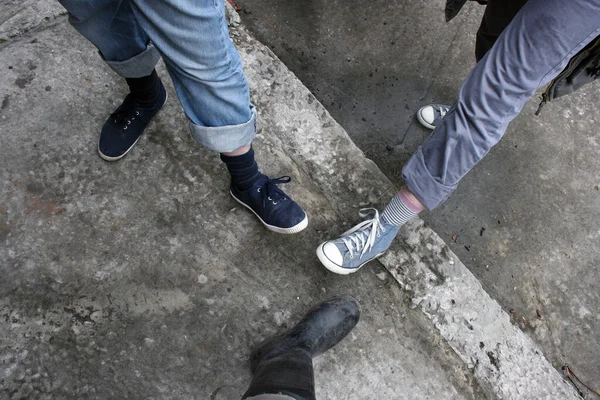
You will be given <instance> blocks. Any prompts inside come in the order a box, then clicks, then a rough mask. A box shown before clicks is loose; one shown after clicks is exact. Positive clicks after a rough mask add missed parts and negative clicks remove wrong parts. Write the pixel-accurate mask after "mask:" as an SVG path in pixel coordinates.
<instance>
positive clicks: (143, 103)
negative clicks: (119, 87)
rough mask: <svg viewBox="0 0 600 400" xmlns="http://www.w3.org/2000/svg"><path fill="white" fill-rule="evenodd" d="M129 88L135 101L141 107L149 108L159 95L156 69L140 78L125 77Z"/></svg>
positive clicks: (158, 80)
mask: <svg viewBox="0 0 600 400" xmlns="http://www.w3.org/2000/svg"><path fill="white" fill-rule="evenodd" d="M125 80H126V81H127V85H129V90H130V91H131V93H132V94H133V95H134V97H135V102H136V104H137V105H139V106H140V107H142V108H151V107H154V106H155V105H156V102H157V101H158V98H159V97H160V94H161V93H160V92H161V90H160V85H161V83H160V78H159V77H158V75H157V74H156V70H152V73H151V74H150V75H148V76H143V77H141V78H125Z"/></svg>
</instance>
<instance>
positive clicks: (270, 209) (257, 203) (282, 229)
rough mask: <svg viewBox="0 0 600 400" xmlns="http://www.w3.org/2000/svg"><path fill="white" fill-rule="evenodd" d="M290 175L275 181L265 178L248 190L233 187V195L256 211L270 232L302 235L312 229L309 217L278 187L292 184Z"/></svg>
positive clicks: (263, 176)
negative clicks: (301, 232)
mask: <svg viewBox="0 0 600 400" xmlns="http://www.w3.org/2000/svg"><path fill="white" fill-rule="evenodd" d="M291 180H292V178H290V177H289V176H282V177H280V178H276V179H271V178H269V177H268V176H266V175H262V176H261V177H260V178H259V179H258V181H257V182H256V183H255V184H254V186H252V187H251V188H250V189H248V190H244V191H241V190H238V189H236V187H235V186H234V185H231V190H230V193H231V196H232V197H233V198H234V199H235V200H236V201H237V202H238V203H240V204H241V205H243V206H244V207H246V208H247V209H249V210H250V211H252V212H253V213H254V214H255V215H256V216H257V217H258V219H259V220H260V222H262V223H263V225H264V226H266V227H267V229H269V230H272V231H273V232H277V233H298V232H300V231H301V230H303V229H304V228H306V227H307V226H308V216H307V215H306V213H305V212H304V210H303V209H302V207H300V206H299V205H298V203H296V202H295V201H294V200H292V199H291V198H290V197H289V196H288V195H287V194H285V192H284V191H283V190H281V189H279V188H278V187H277V184H282V183H289V182H290V181H291Z"/></svg>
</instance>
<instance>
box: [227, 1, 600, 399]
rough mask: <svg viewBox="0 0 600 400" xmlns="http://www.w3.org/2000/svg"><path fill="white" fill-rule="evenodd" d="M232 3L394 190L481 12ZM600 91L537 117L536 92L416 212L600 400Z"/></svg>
mask: <svg viewBox="0 0 600 400" xmlns="http://www.w3.org/2000/svg"><path fill="white" fill-rule="evenodd" d="M237 3H238V4H239V5H240V6H241V7H242V10H241V12H240V14H241V16H242V20H243V21H244V23H245V24H247V25H248V27H249V29H250V30H251V31H252V33H253V34H254V35H256V37H257V38H258V39H259V40H261V41H262V42H263V43H265V44H266V45H267V46H269V48H271V49H272V50H273V51H274V52H275V53H276V54H277V56H278V57H280V58H281V59H282V61H283V62H284V63H285V64H286V66H287V67H288V68H290V69H291V70H292V71H293V72H294V73H295V74H296V75H298V77H299V78H300V80H301V81H302V82H303V83H304V84H305V85H306V86H307V87H308V88H309V89H310V90H311V92H313V93H314V94H315V96H316V97H317V99H319V101H321V102H322V103H323V104H324V105H325V107H327V109H328V110H329V111H330V112H331V114H332V116H333V117H334V118H335V119H336V121H338V122H339V123H340V124H341V125H342V126H343V127H344V129H345V130H346V131H347V132H348V134H349V135H350V137H351V138H352V140H353V141H354V142H355V143H356V144H357V145H358V147H359V148H360V149H361V150H363V151H364V152H365V154H366V155H367V157H369V158H370V159H372V160H373V161H375V163H376V164H377V166H378V167H379V168H380V169H381V170H382V171H383V172H384V173H385V174H386V176H387V177H388V178H390V179H391V180H392V181H393V182H394V183H395V184H396V185H400V184H401V176H400V172H401V168H402V166H403V165H404V163H405V162H406V161H407V160H408V158H409V157H410V155H411V154H412V153H413V151H414V150H415V149H416V147H417V146H419V145H420V144H421V143H422V142H423V140H424V139H425V138H426V137H427V136H428V134H429V132H428V131H427V130H426V129H424V128H422V127H421V126H420V125H419V123H418V122H417V120H416V118H415V117H414V115H415V113H416V112H417V110H418V109H419V108H420V107H421V106H423V105H424V104H426V103H429V102H436V103H447V104H448V103H452V102H453V101H454V98H455V95H456V93H457V91H458V88H459V87H460V85H461V83H462V81H463V79H464V78H465V77H466V75H467V74H468V72H469V71H470V69H471V68H472V66H473V63H474V55H473V54H474V46H475V33H476V31H477V28H478V26H479V22H480V19H481V14H482V11H483V8H482V7H481V6H479V5H477V4H476V3H475V2H467V4H466V5H465V8H464V10H463V11H462V12H461V14H460V15H459V16H458V17H457V19H455V20H453V21H452V22H451V23H449V24H447V23H445V21H444V12H443V8H444V1H443V0H436V1H405V0H393V1H379V0H376V1H371V2H368V3H365V2H359V1H352V0H350V1H337V0H333V1H327V2H325V1H310V2H308V3H307V2H293V1H281V0H277V1H276V0H253V1H247V0H237ZM598 87H599V86H598V83H595V84H593V85H590V86H589V87H587V88H585V89H584V90H581V91H579V92H577V93H575V94H573V95H572V96H568V97H565V98H562V99H559V100H557V101H556V102H553V103H552V104H549V105H548V106H547V107H546V108H544V110H543V111H542V114H541V115H540V116H539V117H534V112H535V110H536V108H537V104H538V96H536V97H535V98H534V99H533V100H532V101H530V102H529V103H528V104H527V105H526V106H525V108H524V109H523V112H522V113H521V115H519V116H518V117H517V118H516V119H515V120H514V121H513V122H512V123H511V125H510V126H509V129H508V131H507V134H506V136H505V137H504V138H503V140H502V141H501V142H500V144H499V145H498V146H496V147H495V148H494V149H493V150H492V151H491V152H490V153H489V154H488V156H487V157H486V158H485V159H484V160H483V161H482V163H481V164H480V165H478V166H477V167H476V168H474V169H473V170H472V171H471V172H470V173H469V174H467V176H466V177H465V178H464V179H463V181H462V182H461V184H460V185H459V189H458V190H457V191H456V193H455V194H454V195H453V196H451V197H450V199H449V200H448V202H447V203H446V204H445V205H443V206H442V207H439V208H438V209H436V210H435V211H433V212H431V213H424V214H423V215H422V218H423V219H424V220H425V222H427V224H428V225H430V226H431V227H432V228H433V230H434V231H435V232H437V233H438V234H439V235H440V236H441V237H442V238H443V239H444V240H445V241H446V242H447V243H448V246H449V247H450V249H451V250H452V251H453V252H455V253H456V254H457V256H458V257H459V258H460V259H461V260H462V261H463V262H464V264H465V265H466V266H467V268H469V270H470V271H471V272H472V273H473V274H474V275H475V276H476V277H477V279H478V280H479V281H480V282H481V284H482V285H483V287H484V289H485V291H486V292H487V293H489V294H490V295H491V296H492V298H494V299H496V300H497V301H498V303H499V304H500V305H501V306H502V308H503V309H504V310H505V311H506V312H507V313H508V315H509V317H510V319H511V321H512V323H513V324H514V325H515V326H517V327H518V328H519V329H521V330H522V331H523V332H525V333H526V334H527V335H528V336H529V337H531V338H532V339H533V340H534V341H535V343H536V344H538V345H539V346H540V348H541V350H543V352H544V354H545V355H546V356H547V358H548V359H549V360H550V361H551V362H552V363H553V364H554V365H555V366H556V367H557V368H558V369H560V367H561V366H562V365H564V364H568V365H570V366H572V367H573V368H574V370H575V372H576V373H577V375H578V376H579V377H580V378H582V379H583V380H584V381H585V382H587V383H588V384H589V385H591V386H592V387H593V389H594V390H600V363H599V362H598V355H599V354H600V313H599V312H598V310H599V309H600V295H599V293H600V291H599V290H598V287H599V286H600V278H599V276H600V275H599V274H598V259H600V247H598V245H597V244H598V239H599V238H600V236H599V230H600V192H599V191H598V190H599V189H598V188H599V185H600V178H599V175H598V171H599V170H600V164H599V160H600V158H599V157H598V151H599V147H598V143H600V137H599V133H600V131H599V130H598V124H599V122H600V121H599V115H598V112H597V105H598V102H599V101H600V91H599V90H598ZM387 148H389V149H391V150H388V149H387ZM453 237H455V240H452V238H453ZM510 310H512V311H513V312H510ZM590 396H593V395H590Z"/></svg>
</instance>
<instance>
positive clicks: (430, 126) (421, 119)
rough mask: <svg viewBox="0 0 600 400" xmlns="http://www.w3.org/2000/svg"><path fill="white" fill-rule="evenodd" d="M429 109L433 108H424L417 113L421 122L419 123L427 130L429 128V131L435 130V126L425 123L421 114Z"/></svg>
mask: <svg viewBox="0 0 600 400" xmlns="http://www.w3.org/2000/svg"><path fill="white" fill-rule="evenodd" d="M427 107H431V106H429V105H427V106H423V107H421V108H420V109H419V111H417V119H418V120H419V122H420V123H421V125H423V126H424V127H425V128H429V129H435V126H434V125H431V124H430V123H429V122H427V121H425V120H424V119H423V116H422V115H421V112H423V110H424V109H425V108H427Z"/></svg>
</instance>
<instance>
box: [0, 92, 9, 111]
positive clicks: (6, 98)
mask: <svg viewBox="0 0 600 400" xmlns="http://www.w3.org/2000/svg"><path fill="white" fill-rule="evenodd" d="M9 99H10V95H9V94H7V95H4V98H3V99H2V106H0V110H4V109H5V108H7V107H8V105H9V104H10V100H9Z"/></svg>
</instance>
